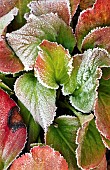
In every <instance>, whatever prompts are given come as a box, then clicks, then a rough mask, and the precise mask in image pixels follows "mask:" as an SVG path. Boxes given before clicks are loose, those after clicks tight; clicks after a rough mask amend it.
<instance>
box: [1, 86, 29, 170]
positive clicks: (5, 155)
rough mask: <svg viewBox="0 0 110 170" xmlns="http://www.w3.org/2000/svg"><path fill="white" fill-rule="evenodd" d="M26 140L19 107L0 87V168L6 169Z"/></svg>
mask: <svg viewBox="0 0 110 170" xmlns="http://www.w3.org/2000/svg"><path fill="white" fill-rule="evenodd" d="M25 142H26V127H25V125H24V123H23V121H22V118H21V115H20V114H19V108H18V106H17V105H16V103H15V102H14V101H13V100H12V99H11V98H10V97H9V95H8V94H7V93H5V92H4V91H3V90H1V89H0V169H1V170H2V169H7V168H8V166H9V165H10V164H11V163H12V161H13V160H14V159H15V158H16V156H18V154H19V153H20V152H21V150H22V149H23V147H24V144H25Z"/></svg>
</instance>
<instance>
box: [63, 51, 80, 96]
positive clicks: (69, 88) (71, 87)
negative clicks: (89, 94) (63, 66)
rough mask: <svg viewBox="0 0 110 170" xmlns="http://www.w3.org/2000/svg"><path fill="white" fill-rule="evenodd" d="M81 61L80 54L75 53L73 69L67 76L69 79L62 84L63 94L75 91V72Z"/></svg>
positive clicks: (76, 72)
mask: <svg viewBox="0 0 110 170" xmlns="http://www.w3.org/2000/svg"><path fill="white" fill-rule="evenodd" d="M81 62H82V55H78V54H77V55H75V56H74V57H73V63H72V67H73V69H72V71H71V74H70V76H69V80H68V81H67V83H65V84H64V86H63V89H62V91H63V94H64V95H68V94H72V93H73V92H74V91H75V89H76V87H77V74H78V70H79V67H80V64H81Z"/></svg>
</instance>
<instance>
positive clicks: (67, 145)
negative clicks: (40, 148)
mask: <svg viewBox="0 0 110 170" xmlns="http://www.w3.org/2000/svg"><path fill="white" fill-rule="evenodd" d="M67 114H68V112H67ZM79 127H80V122H79V119H78V118H77V117H75V116H66V115H63V116H60V117H58V118H56V119H55V120H54V124H53V125H50V127H49V128H48V131H47V133H46V144H48V145H50V146H52V147H53V148H55V149H56V150H58V151H59V152H60V153H62V155H63V156H64V158H65V159H66V160H67V162H68V167H69V169H70V170H79V168H78V166H77V161H76V148H77V145H76V136H77V130H78V129H79Z"/></svg>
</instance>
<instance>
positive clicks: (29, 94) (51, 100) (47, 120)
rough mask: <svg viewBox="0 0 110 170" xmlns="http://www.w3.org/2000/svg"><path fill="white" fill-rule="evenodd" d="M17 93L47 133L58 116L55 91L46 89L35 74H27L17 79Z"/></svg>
mask: <svg viewBox="0 0 110 170" xmlns="http://www.w3.org/2000/svg"><path fill="white" fill-rule="evenodd" d="M15 93H16V96H17V97H18V99H19V100H20V101H21V102H22V103H23V104H24V106H25V107H26V108H27V109H28V110H29V111H30V113H31V114H32V116H33V118H34V120H35V121H37V122H38V123H39V124H40V125H41V126H42V128H44V130H45V131H46V130H47V128H48V126H49V125H50V124H51V123H52V121H53V119H54V116H55V115H56V113H55V111H56V106H55V98H56V92H55V90H51V89H47V88H45V87H44V86H42V85H41V84H40V83H39V82H38V81H37V79H36V78H35V77H34V75H33V74H31V73H26V74H24V75H22V76H21V77H19V78H18V79H17V81H16V83H15Z"/></svg>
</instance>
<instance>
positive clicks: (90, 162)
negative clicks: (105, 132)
mask: <svg viewBox="0 0 110 170" xmlns="http://www.w3.org/2000/svg"><path fill="white" fill-rule="evenodd" d="M77 135H78V137H77V144H78V148H77V150H76V154H77V163H78V165H79V167H81V168H83V169H91V168H95V167H96V166H98V165H99V163H100V162H101V161H102V159H103V157H104V155H105V151H106V149H105V147H104V145H103V142H102V139H101V136H100V133H99V132H98V130H97V128H96V125H95V122H94V119H93V120H91V121H90V122H86V123H85V124H84V125H83V126H82V128H80V129H79V131H78V134H77Z"/></svg>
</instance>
